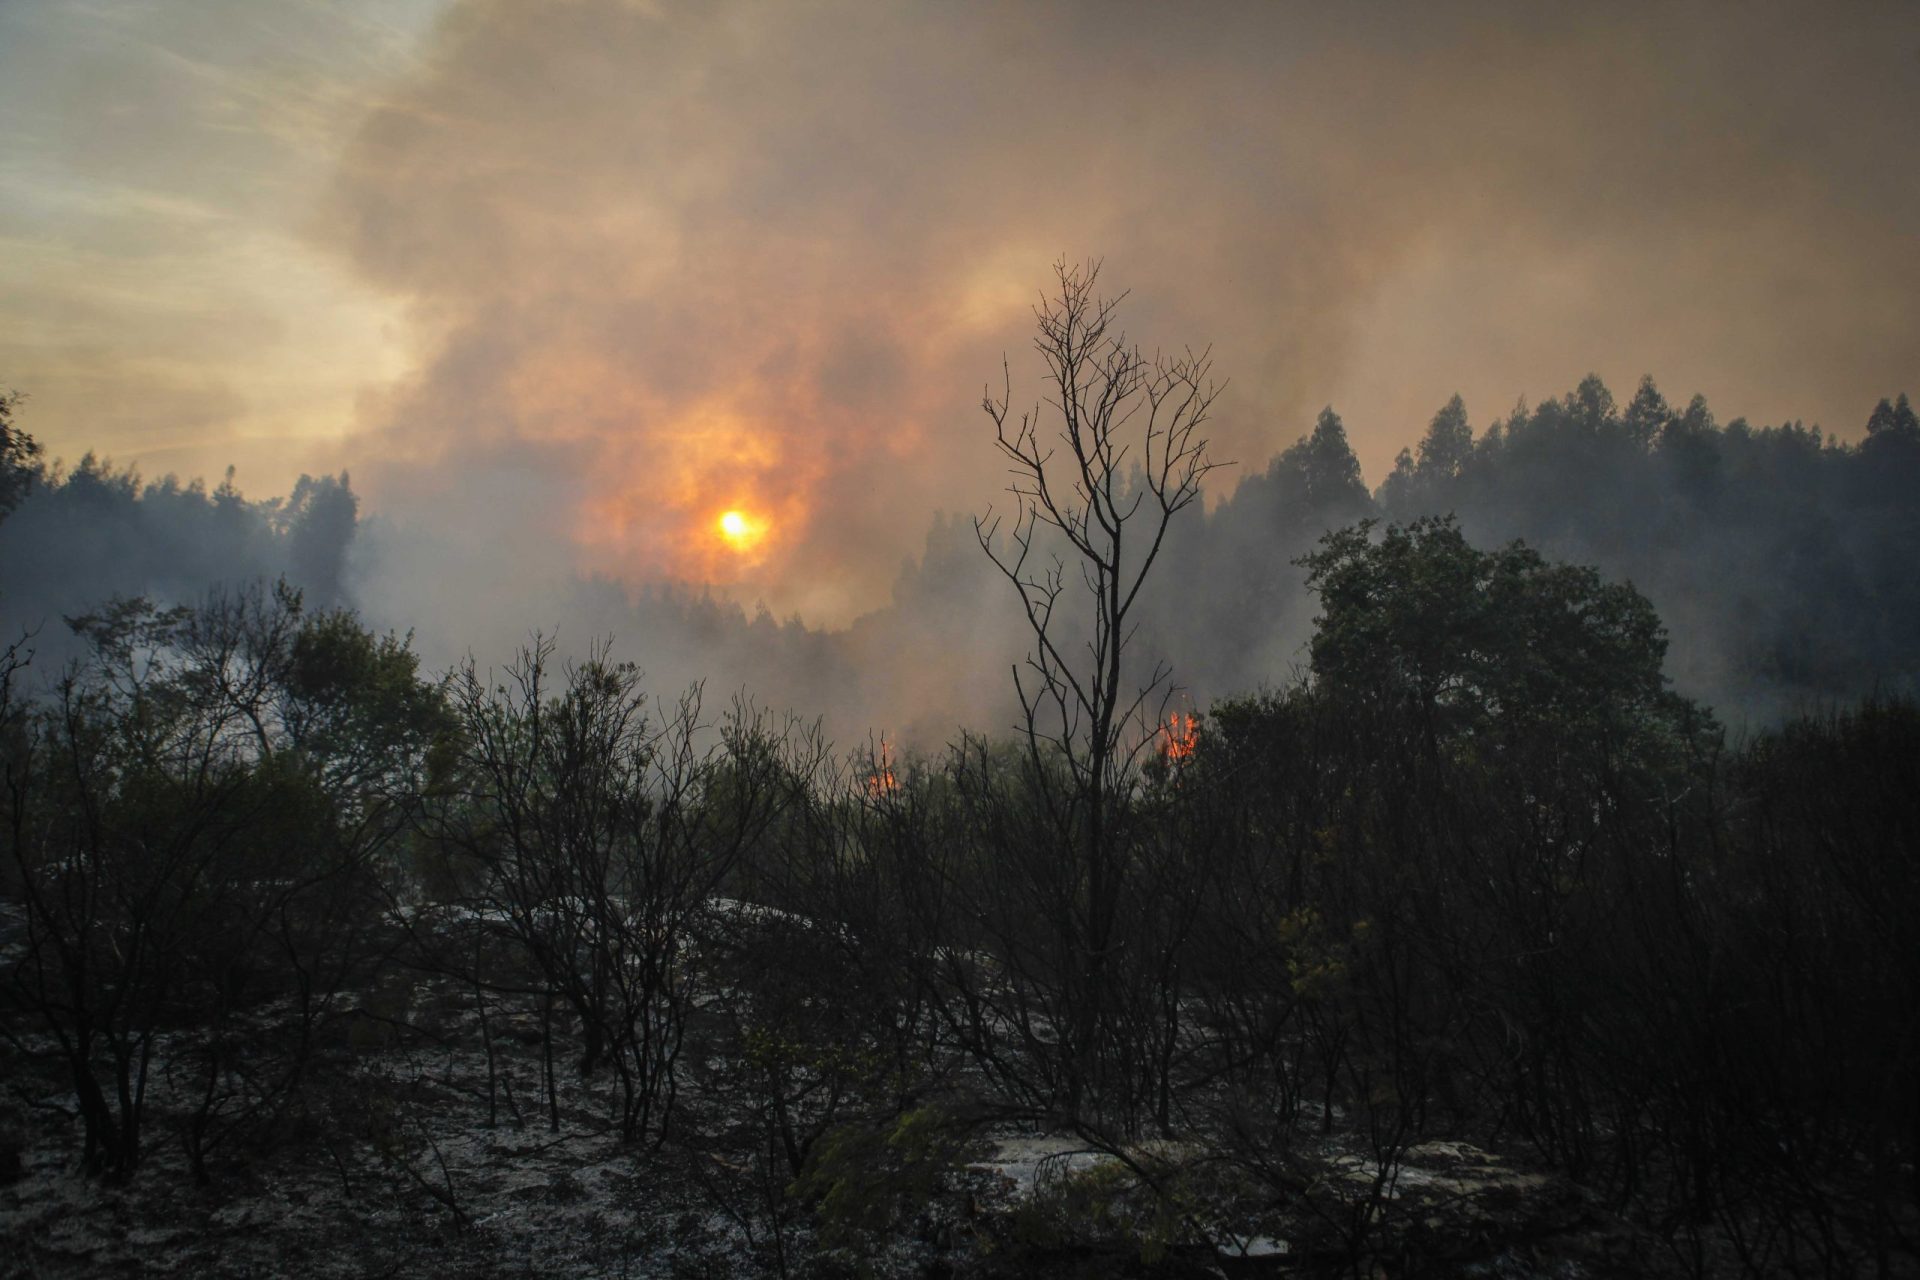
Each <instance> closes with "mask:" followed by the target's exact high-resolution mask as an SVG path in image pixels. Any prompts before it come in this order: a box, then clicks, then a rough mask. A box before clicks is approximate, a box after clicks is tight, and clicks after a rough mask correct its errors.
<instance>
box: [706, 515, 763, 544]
mask: <svg viewBox="0 0 1920 1280" xmlns="http://www.w3.org/2000/svg"><path fill="white" fill-rule="evenodd" d="M715 527H716V528H718V529H719V530H720V536H721V538H723V539H725V541H726V544H727V545H728V546H730V547H732V548H733V549H734V550H735V551H750V550H752V549H753V547H754V544H756V543H758V542H759V541H760V539H761V538H762V537H764V536H765V535H766V532H767V522H766V521H764V520H756V519H754V518H753V517H752V516H750V515H748V514H747V513H746V512H744V511H737V510H735V511H725V512H722V513H721V515H720V519H719V520H717V521H715Z"/></svg>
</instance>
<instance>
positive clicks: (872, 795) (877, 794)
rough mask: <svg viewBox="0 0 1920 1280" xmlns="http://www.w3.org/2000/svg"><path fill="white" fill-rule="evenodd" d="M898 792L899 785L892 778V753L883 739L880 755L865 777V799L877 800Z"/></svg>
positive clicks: (881, 740)
mask: <svg viewBox="0 0 1920 1280" xmlns="http://www.w3.org/2000/svg"><path fill="white" fill-rule="evenodd" d="M899 790H900V783H899V782H898V781H897V780H896V779H895V778H894V776H893V753H892V751H891V750H890V749H889V748H888V746H887V740H886V739H885V738H882V739H880V754H879V755H878V756H877V757H875V759H874V762H873V772H872V773H869V774H868V775H867V798H868V799H870V800H879V799H883V798H885V797H887V796H890V795H894V794H895V793H897V792H898V791H899Z"/></svg>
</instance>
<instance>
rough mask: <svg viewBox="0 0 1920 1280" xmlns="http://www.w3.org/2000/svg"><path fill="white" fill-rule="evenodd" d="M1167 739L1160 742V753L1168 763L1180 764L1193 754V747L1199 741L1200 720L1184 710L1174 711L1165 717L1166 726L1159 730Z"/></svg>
mask: <svg viewBox="0 0 1920 1280" xmlns="http://www.w3.org/2000/svg"><path fill="white" fill-rule="evenodd" d="M1161 732H1162V733H1164V734H1166V736H1167V740H1166V741H1165V742H1164V743H1162V744H1161V747H1160V754H1161V755H1162V756H1164V757H1165V758H1166V759H1167V761H1168V763H1170V764H1181V763H1184V762H1185V761H1187V760H1189V759H1191V758H1192V756H1193V749H1194V747H1195V746H1197V745H1199V742H1200V721H1199V720H1198V718H1196V717H1194V716H1192V715H1189V714H1187V713H1185V712H1181V711H1176V712H1174V713H1173V714H1172V715H1169V716H1168V717H1167V726H1166V728H1165V729H1162V730H1161Z"/></svg>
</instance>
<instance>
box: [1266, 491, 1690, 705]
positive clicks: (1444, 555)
mask: <svg viewBox="0 0 1920 1280" xmlns="http://www.w3.org/2000/svg"><path fill="white" fill-rule="evenodd" d="M1374 528H1375V526H1374V524H1373V522H1372V521H1365V522H1362V523H1361V524H1359V525H1356V526H1354V527H1352V528H1349V529H1344V530H1341V531H1339V532H1337V533H1332V534H1329V535H1328V536H1327V537H1326V538H1325V539H1324V540H1323V541H1322V543H1321V546H1320V549H1319V550H1318V551H1316V552H1314V553H1313V554H1312V555H1309V556H1307V557H1306V558H1305V559H1304V560H1303V561H1302V563H1303V564H1304V565H1305V566H1306V568H1307V570H1308V579H1307V581H1308V585H1309V586H1310V587H1312V588H1313V589H1314V590H1315V591H1317V592H1318V593H1319V595H1320V603H1321V607H1322V610H1323V613H1322V616H1321V617H1320V619H1319V620H1318V623H1319V630H1318V632H1317V633H1316V634H1315V636H1314V639H1313V642H1312V646H1311V654H1312V664H1313V672H1314V675H1315V677H1316V679H1317V681H1318V682H1319V684H1320V685H1321V686H1323V687H1324V688H1325V689H1327V690H1328V691H1329V692H1331V693H1334V694H1336V695H1339V696H1343V697H1346V698H1349V699H1352V700H1356V701H1358V702H1361V703H1373V704H1376V705H1382V706H1395V707H1403V708H1407V709H1410V710H1412V711H1413V713H1414V714H1415V715H1416V717H1417V719H1418V722H1419V723H1420V724H1421V725H1422V727H1423V731H1424V733H1425V734H1426V736H1427V738H1428V740H1429V742H1430V743H1437V742H1438V741H1439V740H1441V739H1443V738H1449V737H1459V736H1463V735H1473V734H1486V733H1489V732H1495V731H1497V732H1499V733H1500V734H1502V735H1503V736H1505V737H1508V738H1509V739H1510V738H1512V737H1514V736H1518V735H1520V734H1521V733H1523V732H1528V731H1532V730H1538V729H1547V730H1551V731H1552V732H1553V733H1555V734H1561V735H1585V737H1584V738H1583V739H1582V740H1584V741H1589V742H1594V743H1600V742H1603V741H1606V740H1607V739H1608V738H1609V737H1610V736H1613V737H1617V736H1618V735H1620V734H1623V733H1628V732H1633V733H1638V732H1641V731H1644V730H1648V729H1674V728H1676V727H1678V726H1679V725H1681V724H1682V723H1683V722H1687V721H1689V720H1691V719H1694V718H1697V717H1698V716H1699V715H1700V713H1699V712H1697V711H1696V710H1695V709H1694V708H1692V707H1691V705H1690V704H1688V703H1686V702H1685V700H1683V699H1681V698H1679V697H1678V696H1677V695H1675V694H1673V693H1672V692H1671V691H1670V690H1669V689H1668V688H1667V680H1666V676H1665V675H1664V673H1663V672H1662V670H1661V664H1662V662H1663V660H1664V659H1665V656H1666V650H1667V635H1666V629H1665V628H1664V627H1663V626H1662V625H1661V622H1660V619H1659V616H1658V615H1657V614H1656V613H1655V612H1654V609H1653V606H1652V604H1651V603H1649V602H1648V600H1647V598H1646V597H1645V596H1643V595H1641V594H1640V593H1639V592H1638V591H1636V590H1634V589H1633V587H1632V586H1631V585H1630V584H1626V583H1609V582H1606V581H1604V580H1602V579H1601V577H1600V575H1599V574H1598V573H1597V572H1596V571H1594V570H1593V569H1590V568H1586V567H1583V566H1578V565H1568V564H1555V563H1552V562H1550V561H1548V560H1546V559H1544V558H1543V557H1541V556H1540V555H1539V553H1537V552H1535V551H1533V550H1531V549H1530V548H1528V547H1527V546H1525V545H1524V544H1522V543H1518V542H1515V543H1512V544H1510V545H1509V546H1506V547H1503V548H1500V549H1498V550H1495V551H1481V550H1478V549H1476V548H1474V547H1473V546H1471V545H1469V544H1468V542H1467V540H1466V538H1465V536H1464V535H1463V534H1462V533H1461V532H1460V528H1459V526H1458V524H1456V523H1455V522H1454V520H1453V519H1452V518H1451V517H1448V518H1444V519H1438V518H1425V519H1420V520H1416V521H1414V522H1413V523H1411V524H1408V525H1404V526H1400V525H1395V526H1390V527H1389V528H1387V529H1386V531H1385V532H1384V534H1383V535H1382V536H1380V537H1379V538H1378V539H1377V540H1376V539H1375V537H1374Z"/></svg>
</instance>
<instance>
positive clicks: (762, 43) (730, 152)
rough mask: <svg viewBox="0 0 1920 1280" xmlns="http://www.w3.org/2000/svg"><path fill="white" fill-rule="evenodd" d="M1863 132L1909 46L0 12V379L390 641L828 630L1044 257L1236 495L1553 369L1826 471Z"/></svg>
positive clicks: (1869, 210)
mask: <svg viewBox="0 0 1920 1280" xmlns="http://www.w3.org/2000/svg"><path fill="white" fill-rule="evenodd" d="M1916 120H1920V6H1916V5H1913V4H1886V5H1875V4H1867V3H1863V4H1855V5H1845V6H1811V5H1802V6H1776V5H1768V4H1739V5H1710V4H1700V5H1684V6H1675V5H1632V4H1619V5H1592V6H1540V5H1534V4H1496V3H1478V4H1467V3H1430V4H1419V5H1412V4H1409V5H1385V4H1366V3H1356V4H1349V5H1337V6H1330V5H1322V4H1280V3H1272V4H1215V5H1202V4H1194V5H1161V4H1145V3H1142V4H1128V3H1111V2H1109V3H1081V4H1072V3H1058V4H1039V3H1028V4H992V3H969V4H964V5H962V4H899V5H882V4H876V3H869V2H861V3H841V4H833V3H825V4H812V3H797V2H792V0H782V2H774V3H731V2H728V0H717V2H716V0H705V2H702V3H685V4H683V3H673V2H671V0H658V2H653V3H640V2H638V0H562V2H556V3H533V2H530V0H339V2H329V3H322V2H321V0H170V2H169V3H165V4H155V3H151V0H63V2H60V3H55V2H54V0H0V386H7V387H12V388H14V389H15V390H17V391H19V392H22V393H24V394H25V395H26V396H27V400H26V403H25V404H24V406H23V407H22V410H21V412H20V415H19V417H20V421H21V424H22V425H23V426H25V427H26V428H27V429H28V430H30V431H32V432H33V433H34V434H36V435H37V436H38V437H39V438H40V439H41V440H42V442H43V443H44V444H45V445H46V447H47V450H48V452H49V453H50V454H54V455H59V456H62V457H64V458H65V459H66V460H67V461H68V462H72V461H75V460H77V459H78V458H79V457H80V456H81V455H82V454H83V453H85V452H87V451H88V450H93V451H96V452H98V453H100V454H103V455H107V456H110V457H111V458H112V459H113V460H114V461H116V462H118V463H121V464H135V465H138V466H139V468H140V469H141V470H142V472H143V473H144V474H146V475H148V476H159V475H162V474H165V473H168V472H175V473H178V474H180V475H182V476H194V475H200V476H206V477H209V478H215V477H218V476H219V475H220V474H221V473H222V472H224V470H225V469H226V468H227V467H228V466H230V465H231V466H233V467H235V468H236V470H237V478H238V481H239V483H240V485H241V487H242V488H243V490H244V491H246V492H247V493H248V494H249V495H252V496H261V495H264V494H267V493H273V492H284V491H285V490H286V489H288V488H289V487H290V486H291V484H292V483H293V481H294V479H295V478H296V477H297V476H298V475H299V474H300V473H302V472H320V471H329V472H332V471H339V470H342V469H347V470H350V471H351V474H352V476H353V483H354V486H355V488H356V490H357V491H359V492H360V493H361V495H362V496H363V500H364V503H365V510H366V512H367V514H368V515H369V516H370V517H373V518H375V519H377V520H380V521H384V522H386V523H387V526H388V527H389V528H394V529H401V530H411V531H413V533H414V534H415V535H416V536H415V537H414V540H413V542H412V543H411V544H409V545H410V546H411V547H412V548H413V549H412V550H410V551H408V552H407V553H405V554H404V555H400V554H395V555H392V556H390V557H389V558H388V559H387V560H386V561H385V562H384V568H382V567H380V566H376V567H375V568H374V569H373V570H371V572H374V573H375V574H376V575H377V574H378V573H381V572H384V573H385V574H386V590H387V592H388V595H389V597H390V598H391V597H392V596H393V595H395V594H404V593H406V592H407V591H410V590H413V589H414V587H415V584H417V583H420V582H422V581H424V580H426V579H430V578H432V577H434V576H436V574H439V576H449V577H450V574H442V573H440V572H439V571H438V570H436V567H435V566H436V564H441V563H446V564H451V563H454V562H456V561H457V562H458V563H459V564H460V565H461V566H464V572H467V573H471V572H474V571H481V572H485V573H488V574H496V573H497V574H498V575H500V576H502V577H509V576H518V577H521V578H538V577H541V576H543V575H547V576H551V575H565V574H581V573H586V574H596V575H604V576H607V577H610V578H613V579H616V580H619V581H624V582H628V583H633V584H639V583H645V582H654V581H662V580H671V581H677V582H686V583H712V584H715V585H716V586H717V587H718V588H719V589H721V590H722V591H724V592H728V593H731V594H733V595H734V596H736V597H738V598H740V599H743V600H747V601H753V600H760V601H765V602H766V603H768V604H769V605H770V607H771V608H772V609H773V610H774V611H775V612H776V613H778V614H780V615H781V616H786V615H789V614H796V613H797V614H798V615H800V616H802V617H804V618H806V619H808V620H809V621H810V622H815V623H822V624H827V625H839V624H843V623H846V622H847V621H849V620H851V619H852V618H854V617H855V616H857V615H859V614H861V613H862V612H864V611H866V610H870V609H873V608H875V607H878V606H879V605H881V604H884V603H885V600H886V598H887V594H888V590H889V587H890V584H891V583H892V582H893V580H894V578H895V576H896V574H897V573H898V571H899V566H900V563H901V561H902V559H903V558H905V557H908V556H911V555H913V554H915V553H916V552H917V550H918V548H919V546H920V545H921V539H922V535H923V533H924V531H925V529H926V528H927V526H928V524H929V521H930V520H931V518H932V516H933V513H934V512H936V511H942V510H944V511H948V512H955V511H958V512H974V511H980V510H984V509H985V507H986V506H987V504H989V503H991V502H993V501H994V500H995V494H996V492H997V490H998V489H999V488H1000V486H1001V485H1002V484H1003V483H1004V476H1003V475H1002V474H1001V472H1000V470H999V463H998V462H997V460H996V456H995V454H994V451H993V449H992V446H991V435H990V429H989V426H988V424H987V422H986V420H985V418H984V417H983V416H982V414H981V412H980V409H979V402H980V398H981V395H982V392H983V390H984V389H985V387H986V386H987V384H989V383H992V384H993V385H994V386H995V388H996V389H997V387H998V385H999V382H1000V378H1001V370H1002V367H1003V366H1002V360H1003V356H1004V357H1005V358H1006V360H1007V365H1006V368H1007V372H1008V375H1009V376H1010V378H1011V381H1012V388H1013V395H1014V399H1015V400H1016V402H1021V403H1025V402H1030V401H1032V400H1033V399H1035V398H1036V397H1037V396H1038V394H1039V388H1038V383H1037V380H1036V377H1035V369H1034V365H1033V362H1032V359H1031V352H1030V350H1029V348H1028V335H1029V334H1030V332H1031V323H1032V315H1031V307H1032V305H1033V303H1034V301H1035V299H1036V298H1037V297H1038V295H1039V293H1040V291H1041V290H1042V289H1044V288H1045V286H1046V285H1047V283H1048V281H1049V279H1050V277H1051V266H1052V264H1053V263H1054V262H1055V261H1057V260H1060V259H1063V258H1064V259H1067V260H1072V261H1080V260H1085V259H1099V260H1100V261H1101V262H1102V264H1103V265H1102V277H1101V278H1102V281H1103V283H1105V284H1107V285H1109V286H1110V287H1111V289H1112V290H1113V291H1114V292H1119V291H1121V290H1127V291H1129V293H1128V297H1127V299H1126V301H1125V303H1124V305H1123V310H1122V316H1123V319H1124V322H1125V324H1126V326H1127V328H1128V331H1129V333H1130V334H1131V335H1132V337H1133V338H1134V339H1135V340H1137V341H1138V342H1140V343H1141V344H1142V345H1143V346H1144V347H1146V348H1148V349H1149V350H1152V349H1155V348H1166V349H1176V350H1177V349H1181V348H1184V347H1187V346H1192V347H1195V348H1204V347H1208V346H1210V347H1211V348H1212V353H1213V358H1214V362H1215V368H1216V370H1217V372H1218V373H1219V374H1220V375H1221V376H1222V377H1223V378H1225V379H1227V380H1228V386H1227V390H1226V392H1225V393H1224V394H1223V395H1222V396H1221V398H1220V400H1219V401H1218V402H1217V405H1216V410H1215V417H1214V421H1213V423H1212V432H1213V441H1214V453H1215V456H1217V457H1219V458H1222V459H1228V460H1234V461H1237V462H1239V463H1240V464H1241V468H1240V469H1241V471H1243V472H1244V471H1246V470H1249V469H1251V470H1258V469H1259V468H1261V467H1262V466H1264V464H1265V462H1266V460H1267V458H1268V457H1270V456H1271V455H1272V454H1273V453H1275V452H1276V451H1278V450H1279V449H1281V448H1284V447H1285V446H1286V445H1287V444H1289V443H1291V442H1292V440H1294V439H1295V438H1296V437H1298V436H1299V435H1301V434H1302V433H1303V432H1305V431H1306V430H1307V429H1308V428H1309V427H1310V425H1311V423H1312V419H1313V416H1314V414H1315V413H1317V411H1318V410H1319V409H1320V407H1321V406H1323V405H1326V404H1329V403H1330V404H1333V405H1334V406H1335V407H1336V408H1337V409H1338V410H1339V411H1340V412H1341V414H1342V415H1343V417H1344V418H1345V420H1346V423H1347V426H1348V430H1349V433H1350V436H1351V438H1352V440H1353V443H1354V446H1355V448H1356V451H1357V452H1358V454H1359V456H1360V458H1361V461H1362V463H1363V464H1364V466H1365V468H1366V471H1367V475H1368V477H1369V479H1370V481H1373V482H1375V483H1377V482H1378V480H1379V479H1380V478H1382V477H1383V476H1384V474H1385V472H1386V470H1387V468H1388V467H1389V466H1390V465H1391V461H1392V458H1393V456H1394V454H1395V453H1396V452H1398V450H1399V449H1400V448H1402V447H1403V446H1405V445H1408V444H1411V443H1412V442H1413V441H1414V440H1415V439H1416V438H1417V436H1418V435H1419V433H1420V431H1421V430H1422V429H1423V428H1424V426H1425V423H1426V421H1427V419H1428V418H1429V417H1430V416H1431V415H1432V414H1433V412H1434V411H1435V410H1436V409H1437V408H1438V407H1439V406H1440V405H1441V404H1443V403H1444V402H1445V401H1446V399H1447V397H1448V396H1450V395H1452V394H1453V393H1455V392H1458V393H1460V394H1462V395H1463V396H1464V397H1465V398H1466V401H1467V404H1468V408H1469V411H1470V413H1471V414H1472V417H1473V420H1474V423H1475V425H1476V427H1480V428H1484V427H1485V426H1486V424H1487V423H1488V422H1489V421H1491V420H1492V419H1493V418H1495V417H1497V416H1499V415H1501V414H1503V413H1504V412H1506V410H1507V409H1508V408H1509V407H1510V406H1511V405H1512V404H1513V403H1514V402H1515V401H1516V399H1518V398H1520V397H1522V396H1525V397H1529V398H1531V399H1533V400H1536V401H1537V400H1538V399H1540V398H1542V397H1545V396H1550V395H1555V394H1558V393H1561V392H1564V391H1565V390H1567V389H1569V388H1570V387H1572V386H1573V385H1574V384H1575V383H1576V382H1577V381H1578V380H1579V379H1580V377H1581V376H1583V375H1584V374H1586V373H1587V372H1589V371H1593V372H1598V373H1599V374H1601V375H1602V376H1603V377H1604V378H1605V379H1606V380H1607V381H1608V382H1609V383H1610V384H1611V385H1612V386H1613V388H1614V390H1615V393H1616V395H1618V396H1620V397H1621V398H1623V399H1624V398H1625V396H1626V395H1628V394H1630V393H1631V391H1632V388H1633V385H1634V383H1635V382H1636V381H1637V380H1638V378H1639V377H1640V376H1641V375H1642V374H1652V375H1653V376H1654V377H1655V378H1656V379H1658V381H1659V382H1660V385H1661V387H1662V389H1663V390H1664V391H1665V392H1666V393H1667V395H1668V397H1669V398H1670V399H1674V400H1679V401H1684V399H1685V398H1686V397H1687V396H1689V395H1691V394H1692V393H1694V392H1701V393H1704V394H1705V395H1706V396H1707V397H1708V399H1709V400H1710V401H1711V402H1712V404H1713V406H1714V408H1715V410H1716V411H1717V412H1718V414H1719V415H1720V417H1721V418H1722V419H1723V420H1724V419H1727V418H1730V417H1733V416H1735V415H1745V416H1748V417H1750V418H1752V419H1754V420H1755V421H1760V422H1777V421H1781V420H1784V419H1790V418H1795V419H1803V420H1805V421H1807V422H1810V423H1813V422H1817V423H1820V424H1822V425H1824V426H1825V427H1827V428H1828V429H1829V430H1831V431H1833V432H1835V433H1837V434H1839V435H1840V436H1842V437H1843V438H1853V437H1856V436H1857V435H1858V434H1859V432H1860V428H1861V424H1862V423H1863V422H1864V420H1865V418H1866V415H1867V413H1868V411H1869V410H1870V409H1871V407H1872V405H1873V403H1874V402H1875V401H1876V400H1878V399H1879V398H1880V397H1882V396H1886V395H1890V394H1893V393H1894V392H1896V391H1899V390H1901V389H1909V390H1915V391H1920V376H1916V375H1920V129H1916V128H1915V127H1914V121H1916ZM1233 474H1234V473H1233V472H1232V471H1227V472H1223V473H1221V474H1220V475H1219V476H1218V477H1217V478H1216V486H1217V487H1219V489H1220V491H1222V492H1224V491H1225V489H1226V488H1230V487H1231V485H1232V483H1233V479H1232V476H1233ZM727 511H738V512H740V513H742V519H743V520H745V521H746V524H747V528H746V533H745V536H741V537H736V538H733V539H729V538H727V537H723V536H721V532H720V529H719V521H720V519H721V516H722V514H723V513H724V512H727ZM461 580H462V581H466V580H468V579H465V578H462V579H461Z"/></svg>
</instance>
